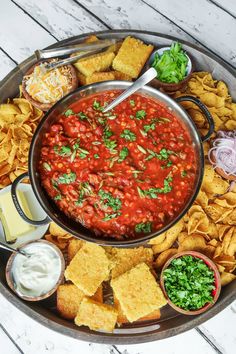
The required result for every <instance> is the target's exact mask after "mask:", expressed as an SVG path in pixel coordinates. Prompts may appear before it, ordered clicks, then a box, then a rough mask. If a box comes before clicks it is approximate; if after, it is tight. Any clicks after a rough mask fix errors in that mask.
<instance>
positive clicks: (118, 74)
mask: <svg viewBox="0 0 236 354" xmlns="http://www.w3.org/2000/svg"><path fill="white" fill-rule="evenodd" d="M112 73H113V74H114V76H115V80H124V81H132V77H131V76H129V75H127V74H124V73H122V72H121V71H116V70H114V71H112Z"/></svg>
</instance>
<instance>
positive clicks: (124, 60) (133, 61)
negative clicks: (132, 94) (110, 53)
mask: <svg viewBox="0 0 236 354" xmlns="http://www.w3.org/2000/svg"><path fill="white" fill-rule="evenodd" d="M153 48H154V47H153V45H150V44H149V45H147V44H144V43H143V42H142V41H140V40H139V39H136V38H133V37H130V36H129V37H126V38H125V40H124V42H123V44H122V46H121V48H120V50H119V52H118V54H117V56H116V57H115V59H114V60H113V63H112V67H113V69H115V70H117V71H121V72H122V73H124V74H127V75H129V76H131V77H132V78H135V79H136V78H137V77H138V76H139V74H140V72H141V70H142V68H143V66H144V64H145V63H146V61H147V59H148V57H149V56H150V54H151V52H152V51H153Z"/></svg>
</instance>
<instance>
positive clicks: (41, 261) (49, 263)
mask: <svg viewBox="0 0 236 354" xmlns="http://www.w3.org/2000/svg"><path fill="white" fill-rule="evenodd" d="M22 249H23V250H24V251H25V252H26V253H27V254H29V255H30V257H26V256H24V255H21V254H20V253H18V254H17V255H16V256H15V258H14V261H13V263H12V278H13V281H14V283H15V290H16V292H17V293H18V294H19V295H24V296H31V297H37V296H41V295H44V294H46V293H48V292H49V291H50V290H52V289H53V288H54V286H55V285H56V283H57V281H58V280H59V277H60V275H61V271H62V262H61V258H60V256H59V254H58V253H57V251H56V250H55V249H54V248H53V247H52V246H50V245H47V244H46V243H43V242H35V243H30V244H28V245H27V246H25V247H24V248H22Z"/></svg>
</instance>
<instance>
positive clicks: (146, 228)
mask: <svg viewBox="0 0 236 354" xmlns="http://www.w3.org/2000/svg"><path fill="white" fill-rule="evenodd" d="M135 232H137V233H144V234H148V233H149V232H152V223H151V222H150V221H147V222H141V223H139V224H136V225H135Z"/></svg>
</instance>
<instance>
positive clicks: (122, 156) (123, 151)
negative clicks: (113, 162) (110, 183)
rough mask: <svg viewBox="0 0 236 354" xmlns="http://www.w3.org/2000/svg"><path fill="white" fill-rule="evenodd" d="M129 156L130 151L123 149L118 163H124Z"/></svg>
mask: <svg viewBox="0 0 236 354" xmlns="http://www.w3.org/2000/svg"><path fill="white" fill-rule="evenodd" d="M128 155H129V149H128V148H127V147H123V148H122V149H121V150H120V153H119V159H118V160H117V162H119V163H120V162H122V161H124V159H126V157H127V156H128Z"/></svg>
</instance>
